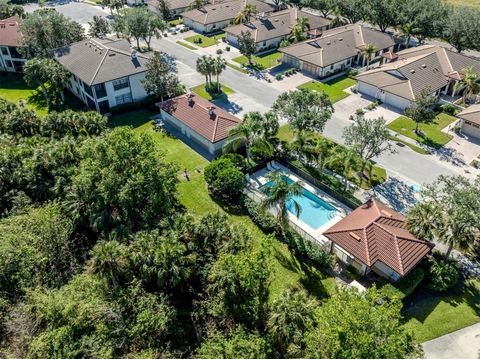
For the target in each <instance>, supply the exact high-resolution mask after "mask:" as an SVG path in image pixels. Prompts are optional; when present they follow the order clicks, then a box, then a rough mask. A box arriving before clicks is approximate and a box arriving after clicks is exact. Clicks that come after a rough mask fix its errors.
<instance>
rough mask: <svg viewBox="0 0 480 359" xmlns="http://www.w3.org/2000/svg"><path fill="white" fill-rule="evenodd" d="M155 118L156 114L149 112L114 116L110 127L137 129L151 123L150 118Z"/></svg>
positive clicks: (139, 111)
mask: <svg viewBox="0 0 480 359" xmlns="http://www.w3.org/2000/svg"><path fill="white" fill-rule="evenodd" d="M152 116H155V113H153V112H151V111H148V110H137V111H131V112H127V113H122V114H118V115H113V116H111V117H110V119H109V123H110V125H112V126H113V127H118V126H131V127H133V128H137V127H140V126H143V125H144V124H146V123H147V122H151V121H152V120H151V119H150V117H152Z"/></svg>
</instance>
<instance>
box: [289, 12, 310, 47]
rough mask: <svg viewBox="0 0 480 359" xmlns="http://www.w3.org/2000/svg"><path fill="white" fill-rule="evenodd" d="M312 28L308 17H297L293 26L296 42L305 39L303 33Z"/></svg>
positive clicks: (293, 35)
mask: <svg viewBox="0 0 480 359" xmlns="http://www.w3.org/2000/svg"><path fill="white" fill-rule="evenodd" d="M309 29H310V23H309V21H308V17H305V16H302V17H299V18H297V20H296V21H295V25H293V28H292V37H293V39H294V42H299V41H302V40H303V34H304V33H305V32H306V31H307V30H309Z"/></svg>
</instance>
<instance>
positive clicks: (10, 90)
mask: <svg viewBox="0 0 480 359" xmlns="http://www.w3.org/2000/svg"><path fill="white" fill-rule="evenodd" d="M0 97H2V98H4V99H5V100H8V101H10V102H13V103H15V104H18V101H19V100H25V101H27V107H28V108H30V109H32V110H34V111H35V112H36V113H37V114H38V115H40V116H44V115H46V114H47V112H48V109H47V106H46V103H45V100H44V98H43V96H42V95H41V94H40V93H37V91H36V90H35V89H34V88H33V87H29V86H27V84H26V83H25V81H23V78H22V77H21V75H13V74H2V75H0Z"/></svg>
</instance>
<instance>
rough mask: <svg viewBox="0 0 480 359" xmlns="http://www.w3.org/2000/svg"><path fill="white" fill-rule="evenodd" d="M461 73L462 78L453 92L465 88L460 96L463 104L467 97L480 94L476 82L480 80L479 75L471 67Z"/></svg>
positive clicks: (479, 87)
mask: <svg viewBox="0 0 480 359" xmlns="http://www.w3.org/2000/svg"><path fill="white" fill-rule="evenodd" d="M462 72H463V78H462V80H461V81H460V82H458V83H457V85H456V86H455V91H457V90H460V89H462V88H465V90H464V91H463V96H462V100H463V102H464V103H465V101H466V100H467V98H468V97H470V96H472V95H475V94H477V93H479V92H480V84H479V83H478V82H477V80H478V79H479V78H480V73H478V72H477V71H475V69H474V68H473V67H472V66H471V67H467V68H465V69H463V71H462Z"/></svg>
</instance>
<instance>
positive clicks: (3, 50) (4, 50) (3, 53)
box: [2, 47, 8, 56]
mask: <svg viewBox="0 0 480 359" xmlns="http://www.w3.org/2000/svg"><path fill="white" fill-rule="evenodd" d="M2 55H5V56H8V50H7V48H6V47H2Z"/></svg>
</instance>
